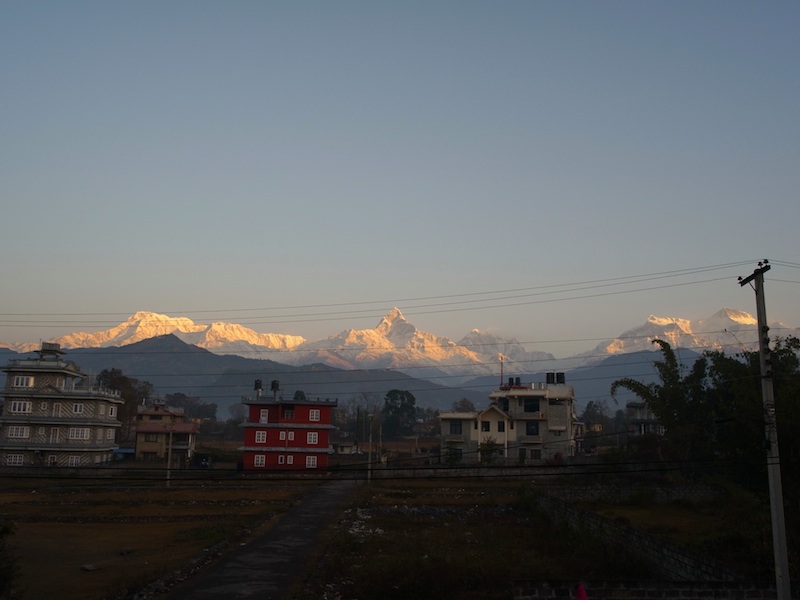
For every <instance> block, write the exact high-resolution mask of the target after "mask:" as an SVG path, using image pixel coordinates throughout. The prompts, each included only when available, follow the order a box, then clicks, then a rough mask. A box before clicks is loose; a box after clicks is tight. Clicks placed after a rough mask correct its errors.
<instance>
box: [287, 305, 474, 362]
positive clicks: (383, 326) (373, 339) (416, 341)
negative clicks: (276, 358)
mask: <svg viewBox="0 0 800 600" xmlns="http://www.w3.org/2000/svg"><path fill="white" fill-rule="evenodd" d="M292 354H293V355H294V356H292V357H291V358H290V361H291V363H290V364H301V363H312V362H323V363H325V364H328V365H330V366H335V367H339V368H348V369H354V368H363V369H399V370H402V369H411V368H420V367H437V368H441V369H443V370H448V369H447V367H459V368H462V370H465V368H466V367H469V368H471V369H473V373H474V369H475V368H476V367H478V368H479V367H480V366H482V365H483V362H484V361H483V359H482V358H481V357H480V356H479V355H478V354H476V353H475V352H473V351H472V350H470V349H469V348H466V347H464V346H461V345H459V344H456V343H455V342H453V341H452V340H450V339H449V338H446V337H441V336H437V335H434V334H432V333H427V332H424V331H420V330H419V329H417V328H416V327H415V326H414V325H412V324H411V323H409V322H408V321H407V320H406V318H405V317H404V316H403V314H402V313H401V312H400V310H399V309H398V308H393V309H392V310H391V311H390V312H389V314H387V315H386V316H385V317H383V318H382V319H381V321H380V323H378V326H377V327H375V329H360V330H359V329H347V330H345V331H342V332H341V333H339V334H337V335H333V336H330V337H328V338H326V339H324V340H320V341H318V342H307V343H305V344H302V345H300V346H298V347H297V348H296V349H295V352H293V353H292ZM282 358H285V357H282Z"/></svg>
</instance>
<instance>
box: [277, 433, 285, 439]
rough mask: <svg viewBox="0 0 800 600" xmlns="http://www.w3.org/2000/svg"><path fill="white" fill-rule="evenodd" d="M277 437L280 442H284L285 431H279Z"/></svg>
mask: <svg viewBox="0 0 800 600" xmlns="http://www.w3.org/2000/svg"><path fill="white" fill-rule="evenodd" d="M278 437H279V438H280V439H281V440H285V439H286V432H285V431H281V433H280V435H279V436H278Z"/></svg>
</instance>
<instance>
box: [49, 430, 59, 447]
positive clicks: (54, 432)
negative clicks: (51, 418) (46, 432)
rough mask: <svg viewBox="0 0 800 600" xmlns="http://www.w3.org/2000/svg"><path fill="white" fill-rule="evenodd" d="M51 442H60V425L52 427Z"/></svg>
mask: <svg viewBox="0 0 800 600" xmlns="http://www.w3.org/2000/svg"><path fill="white" fill-rule="evenodd" d="M50 443H51V444H57V443H58V427H51V428H50Z"/></svg>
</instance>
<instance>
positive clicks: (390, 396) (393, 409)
mask: <svg viewBox="0 0 800 600" xmlns="http://www.w3.org/2000/svg"><path fill="white" fill-rule="evenodd" d="M416 403H417V400H416V398H414V395H413V394H412V393H411V392H407V391H404V390H389V391H388V392H387V394H386V397H385V398H384V400H383V410H382V411H381V413H382V415H383V433H384V435H385V436H386V437H388V438H393V437H399V436H404V435H411V434H412V433H413V432H414V420H415V418H416V414H417V412H416Z"/></svg>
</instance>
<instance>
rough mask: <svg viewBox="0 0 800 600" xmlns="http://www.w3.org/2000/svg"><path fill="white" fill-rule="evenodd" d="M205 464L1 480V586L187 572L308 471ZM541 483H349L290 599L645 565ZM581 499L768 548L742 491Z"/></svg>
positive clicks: (641, 574) (108, 594) (293, 496)
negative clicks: (566, 520) (8, 579)
mask: <svg viewBox="0 0 800 600" xmlns="http://www.w3.org/2000/svg"><path fill="white" fill-rule="evenodd" d="M217 475H218V478H212V479H205V478H198V479H196V480H192V479H191V478H189V479H183V480H181V481H174V482H172V483H171V485H170V486H169V487H167V485H166V483H165V482H164V481H163V479H156V480H148V479H147V478H144V477H142V478H139V479H130V480H129V481H126V482H125V483H124V484H120V482H119V481H118V480H108V479H106V480H96V481H87V480H71V479H65V480H61V481H58V480H56V481H46V482H43V481H31V480H27V481H26V480H4V481H3V483H4V486H3V489H2V491H0V523H2V522H8V521H13V522H15V523H16V533H15V534H14V536H13V539H12V543H13V546H14V548H15V551H16V554H17V557H18V559H19V566H20V578H19V580H18V582H17V583H18V585H17V595H16V596H15V597H16V598H18V599H20V600H29V599H38V598H45V597H57V598H60V599H64V600H71V599H81V600H103V599H109V600H112V599H113V600H119V599H123V598H128V597H131V594H132V593H133V592H135V591H136V590H139V589H141V588H142V587H143V586H145V585H146V584H147V583H149V582H151V581H153V580H155V579H158V578H161V577H163V576H165V575H170V574H173V573H175V572H176V571H179V570H182V571H183V573H184V574H189V573H190V572H191V571H192V568H190V566H191V565H195V566H196V567H198V568H199V567H200V566H202V563H203V558H204V557H208V558H212V557H213V556H216V555H218V554H219V553H220V552H224V551H225V550H226V548H228V549H229V548H231V547H233V546H236V545H238V544H239V543H241V542H243V541H245V540H247V539H251V538H252V537H253V536H254V535H259V534H261V533H264V532H266V531H267V530H268V529H269V528H270V527H271V526H272V525H274V524H275V523H276V522H277V520H278V519H279V518H280V517H281V515H282V514H284V513H285V512H286V511H287V510H288V509H289V508H290V507H291V506H292V504H293V503H295V502H296V501H297V500H298V499H299V498H301V497H302V496H303V495H304V494H308V493H311V492H313V490H314V489H315V488H316V486H317V485H318V484H319V483H320V482H319V480H313V479H285V478H284V479H281V478H274V479H249V478H246V477H242V476H241V475H240V474H237V473H236V472H235V470H231V471H230V472H226V471H220V472H218V473H217ZM548 485H549V482H536V483H534V482H532V481H526V480H524V479H520V478H509V479H498V478H492V477H472V478H464V479H441V478H437V477H436V476H435V475H432V476H430V477H429V478H427V479H413V480H408V479H385V480H384V479H373V480H372V482H371V483H369V484H368V483H367V482H362V483H361V484H360V485H359V487H358V492H357V493H356V497H355V498H354V500H353V502H352V504H351V505H349V506H348V507H347V508H346V509H345V510H344V511H343V512H338V514H335V515H331V522H332V526H331V528H330V530H329V531H328V532H326V534H325V536H324V537H323V539H324V542H323V543H322V544H320V546H319V548H318V551H317V552H316V553H314V554H313V555H311V556H309V571H308V575H307V576H306V577H305V579H304V581H303V583H302V585H300V586H299V587H298V588H297V590H296V592H295V594H294V596H293V598H294V599H295V600H312V599H314V600H318V599H324V598H329V599H332V598H342V599H347V598H362V599H363V598H442V597H455V596H457V597H459V598H465V599H469V598H476V599H477V598H488V599H492V598H497V599H501V598H502V599H505V598H508V597H509V594H510V582H513V581H514V580H519V579H545V580H560V581H571V582H572V581H583V580H592V579H629V578H635V579H643V578H647V577H648V574H647V572H646V570H645V569H644V567H642V565H640V564H639V563H638V562H637V560H636V559H635V558H633V557H630V556H625V555H624V554H621V553H619V552H618V551H616V550H613V549H610V548H607V547H605V546H604V544H603V542H602V541H598V540H593V539H589V538H588V537H586V536H585V535H580V534H575V533H573V532H571V531H568V530H564V529H563V528H560V527H557V526H554V525H552V524H551V523H550V522H549V520H548V519H547V518H546V517H545V516H544V515H542V514H540V513H538V512H537V511H536V510H535V509H533V508H532V503H531V502H530V494H531V491H532V490H533V489H535V488H537V487H544V488H546V487H547V486H548ZM585 508H587V509H591V510H593V511H595V512H598V513H600V514H603V515H605V516H607V517H608V518H611V519H615V520H618V521H622V522H625V523H628V524H630V525H632V526H634V527H636V528H638V529H642V530H645V531H648V532H650V533H652V534H655V535H660V536H663V537H665V538H668V539H671V540H672V541H675V542H677V543H680V544H681V545H685V546H689V547H692V548H693V549H695V550H696V551H699V552H701V553H704V554H707V555H709V556H712V555H715V554H716V558H719V559H722V560H725V561H726V562H728V563H729V564H732V565H733V566H736V567H737V568H738V567H739V566H740V565H741V568H742V569H758V568H761V567H763V563H764V556H765V554H766V556H769V553H768V552H767V553H765V552H764V551H763V548H764V543H765V542H766V543H767V544H768V540H767V539H765V533H764V532H765V527H766V528H767V530H768V520H766V521H765V519H764V515H763V512H760V511H759V508H758V507H757V506H756V505H755V504H752V503H747V502H745V501H744V500H743V499H742V498H731V501H729V502H724V503H720V502H715V503H712V504H695V505H692V504H686V503H680V504H675V505H670V506H654V505H651V504H649V503H648V502H647V501H638V502H633V503H627V504H624V505H609V504H600V503H595V504H593V505H591V506H589V505H587V506H585ZM765 523H766V524H765ZM729 542H735V543H729ZM226 544H227V545H226ZM731 549H733V551H731ZM754 557H755V559H754ZM198 560H199V561H200V562H198ZM759 560H760V561H761V563H762V564H761V565H759V564H758V561H759ZM766 563H767V564H766V568H767V572H768V571H769V564H768V563H769V561H768V560H767V561H766ZM742 572H743V573H744V572H746V571H744V570H743V571H742ZM43 573H46V575H47V576H46V577H45V576H43ZM754 573H757V571H754ZM754 577H757V575H755V574H754Z"/></svg>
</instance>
